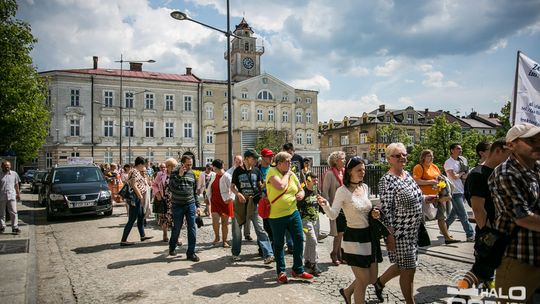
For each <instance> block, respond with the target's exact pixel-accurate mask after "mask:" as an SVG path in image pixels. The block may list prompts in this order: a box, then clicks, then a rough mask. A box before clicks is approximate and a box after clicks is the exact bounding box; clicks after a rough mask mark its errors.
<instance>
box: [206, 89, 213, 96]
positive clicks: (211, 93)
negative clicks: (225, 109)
mask: <svg viewBox="0 0 540 304" xmlns="http://www.w3.org/2000/svg"><path fill="white" fill-rule="evenodd" d="M205 94H206V96H214V92H212V90H206V93H205Z"/></svg>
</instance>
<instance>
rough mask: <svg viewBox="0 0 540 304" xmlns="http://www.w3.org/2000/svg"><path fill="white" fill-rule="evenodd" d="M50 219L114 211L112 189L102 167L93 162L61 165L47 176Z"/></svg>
mask: <svg viewBox="0 0 540 304" xmlns="http://www.w3.org/2000/svg"><path fill="white" fill-rule="evenodd" d="M45 186H46V190H45V195H44V196H45V198H44V199H45V209H46V213H47V220H49V221H51V220H54V219H56V218H57V217H59V216H69V215H82V214H100V213H103V214H104V215H106V216H109V215H111V214H112V212H113V204H112V199H111V191H110V190H109V187H108V186H107V181H106V180H105V176H103V173H102V172H101V170H100V169H99V168H98V167H96V166H95V165H92V164H81V165H59V166H57V167H54V168H52V169H51V172H50V173H49V174H48V176H47V179H46V180H45Z"/></svg>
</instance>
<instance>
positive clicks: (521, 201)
mask: <svg viewBox="0 0 540 304" xmlns="http://www.w3.org/2000/svg"><path fill="white" fill-rule="evenodd" d="M489 188H490V189H491V193H492V196H493V202H494V204H495V208H496V210H497V215H496V219H495V228H496V229H497V230H499V231H501V232H504V233H507V234H511V233H512V231H513V230H514V227H516V222H515V220H516V219H521V218H525V217H527V216H530V215H532V214H540V163H538V162H536V164H535V165H534V168H532V169H528V168H526V167H524V166H523V165H522V164H520V163H519V162H518V161H517V160H516V159H515V158H514V156H513V155H512V156H510V157H509V158H508V159H507V160H506V161H505V162H503V163H502V164H500V165H499V166H498V167H497V168H495V170H494V171H493V174H491V176H490V178H489ZM538 240H540V232H536V231H532V230H529V229H526V228H523V227H519V229H518V231H517V236H516V237H514V238H513V239H512V240H511V241H510V243H509V244H508V247H507V248H506V253H505V256H507V257H510V258H514V259H517V260H518V261H520V262H522V263H526V264H531V265H534V266H540V242H539V241H538Z"/></svg>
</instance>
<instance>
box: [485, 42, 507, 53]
mask: <svg viewBox="0 0 540 304" xmlns="http://www.w3.org/2000/svg"><path fill="white" fill-rule="evenodd" d="M506 46H508V40H507V39H499V40H498V41H497V42H496V43H494V44H493V45H492V46H491V48H489V50H488V51H487V53H494V52H495V51H497V50H499V49H504V48H506Z"/></svg>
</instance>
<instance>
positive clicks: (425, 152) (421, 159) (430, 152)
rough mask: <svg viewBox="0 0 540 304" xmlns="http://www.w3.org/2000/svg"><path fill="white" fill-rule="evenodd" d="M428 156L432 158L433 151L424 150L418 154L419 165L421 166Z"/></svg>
mask: <svg viewBox="0 0 540 304" xmlns="http://www.w3.org/2000/svg"><path fill="white" fill-rule="evenodd" d="M428 155H431V156H433V151H431V150H430V149H425V150H424V151H422V153H420V163H421V164H423V163H424V162H425V161H426V157H427V156H428Z"/></svg>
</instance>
